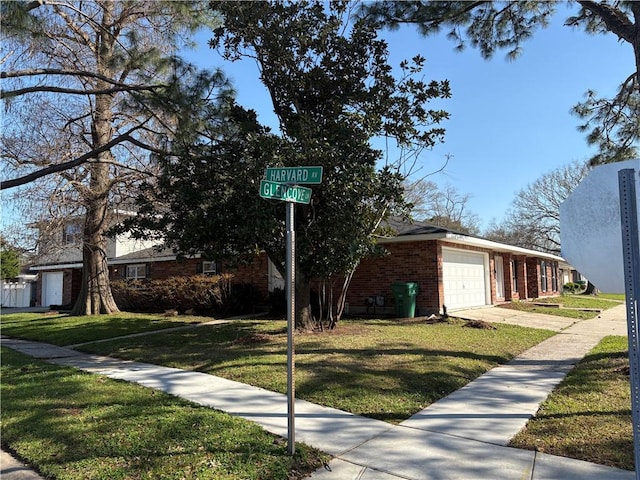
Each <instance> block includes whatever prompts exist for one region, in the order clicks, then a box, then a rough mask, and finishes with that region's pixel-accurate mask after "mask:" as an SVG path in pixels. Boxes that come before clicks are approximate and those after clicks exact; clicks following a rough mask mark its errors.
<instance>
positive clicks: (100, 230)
mask: <svg viewBox="0 0 640 480" xmlns="http://www.w3.org/2000/svg"><path fill="white" fill-rule="evenodd" d="M108 169H109V167H108V165H106V164H103V163H95V164H93V165H92V166H91V185H92V193H90V194H89V195H90V198H88V199H87V201H86V205H87V211H86V214H85V221H84V231H83V241H82V243H83V245H82V287H81V289H80V295H79V296H78V299H77V300H76V303H75V305H74V307H73V310H72V311H71V315H99V314H105V313H115V312H118V311H119V309H118V305H116V302H115V300H114V298H113V294H112V293H111V285H110V283H109V267H108V264H107V238H106V236H105V232H106V230H107V229H108V228H109V224H108V195H107V192H108V188H107V189H106V191H105V188H104V187H105V186H106V185H107V184H108V183H109V178H108V175H109V170H108ZM94 189H95V190H94ZM99 191H102V192H103V193H102V194H95V195H94V194H93V192H99Z"/></svg>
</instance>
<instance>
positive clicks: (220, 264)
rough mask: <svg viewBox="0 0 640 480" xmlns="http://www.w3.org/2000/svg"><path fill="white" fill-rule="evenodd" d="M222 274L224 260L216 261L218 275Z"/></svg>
mask: <svg viewBox="0 0 640 480" xmlns="http://www.w3.org/2000/svg"><path fill="white" fill-rule="evenodd" d="M221 274H222V262H216V275H221Z"/></svg>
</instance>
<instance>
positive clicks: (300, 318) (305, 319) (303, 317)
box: [287, 272, 314, 331]
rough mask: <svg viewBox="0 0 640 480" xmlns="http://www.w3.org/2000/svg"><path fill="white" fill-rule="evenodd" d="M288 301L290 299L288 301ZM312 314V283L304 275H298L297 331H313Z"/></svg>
mask: <svg viewBox="0 0 640 480" xmlns="http://www.w3.org/2000/svg"><path fill="white" fill-rule="evenodd" d="M287 301H288V299H287ZM313 327H314V322H313V315H312V314H311V281H310V280H309V279H308V278H307V277H306V276H304V275H299V272H298V273H297V274H296V330H303V331H308V330H313Z"/></svg>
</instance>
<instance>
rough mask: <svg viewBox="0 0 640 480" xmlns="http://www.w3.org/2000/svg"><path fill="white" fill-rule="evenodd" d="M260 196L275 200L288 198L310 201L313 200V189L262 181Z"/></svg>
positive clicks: (295, 201) (288, 199) (301, 201)
mask: <svg viewBox="0 0 640 480" xmlns="http://www.w3.org/2000/svg"><path fill="white" fill-rule="evenodd" d="M260 196H261V197H262V198H272V199H275V200H286V201H288V202H294V203H309V202H310V201H311V189H310V188H306V187H299V186H297V185H284V184H282V183H277V182H270V181H268V180H261V181H260Z"/></svg>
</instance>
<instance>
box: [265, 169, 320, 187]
mask: <svg viewBox="0 0 640 480" xmlns="http://www.w3.org/2000/svg"><path fill="white" fill-rule="evenodd" d="M264 178H265V180H268V181H270V182H278V183H290V184H297V185H317V184H319V183H321V182H322V167H268V168H267V170H266V171H265V174H264Z"/></svg>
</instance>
